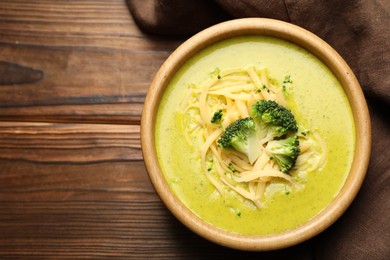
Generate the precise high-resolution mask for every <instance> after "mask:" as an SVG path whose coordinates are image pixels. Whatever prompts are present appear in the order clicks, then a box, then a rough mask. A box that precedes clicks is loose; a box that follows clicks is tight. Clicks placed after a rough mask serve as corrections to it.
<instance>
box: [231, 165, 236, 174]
mask: <svg viewBox="0 0 390 260" xmlns="http://www.w3.org/2000/svg"><path fill="white" fill-rule="evenodd" d="M229 169H230V170H231V171H232V172H233V173H235V172H236V169H234V166H233V164H232V163H229Z"/></svg>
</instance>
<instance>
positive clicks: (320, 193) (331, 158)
mask: <svg viewBox="0 0 390 260" xmlns="http://www.w3.org/2000/svg"><path fill="white" fill-rule="evenodd" d="M248 66H255V67H265V68H267V69H268V71H269V75H270V77H272V78H274V79H276V80H278V81H283V79H284V77H285V76H286V75H290V76H291V78H293V80H294V89H293V91H292V94H290V96H289V97H288V108H289V109H290V110H291V111H292V112H293V114H294V115H295V117H296V119H297V121H298V122H299V121H304V122H305V123H306V124H307V125H308V126H309V127H310V128H311V129H316V130H317V131H318V133H319V134H320V135H321V136H322V138H323V139H324V141H325V143H326V146H327V149H328V153H327V160H326V164H325V166H324V167H323V168H322V170H321V171H317V172H310V173H308V174H307V175H306V176H305V177H304V186H303V188H302V189H294V190H292V191H291V192H283V191H278V192H276V193H275V194H273V195H272V196H269V197H270V198H269V199H268V201H267V202H266V203H265V206H264V207H262V208H256V207H254V206H253V205H252V204H250V203H247V202H246V201H245V200H243V199H240V198H239V197H238V196H237V195H236V194H234V192H233V191H232V192H231V193H228V194H227V195H226V196H221V195H220V194H219V193H218V192H217V191H216V190H215V188H214V186H213V185H212V184H211V183H209V181H208V179H207V177H206V176H205V174H204V173H203V170H202V167H201V162H200V158H199V157H197V156H194V154H198V153H197V150H198V149H199V147H191V146H189V145H188V144H187V142H186V141H185V137H184V135H183V132H182V131H183V129H181V128H180V127H179V126H178V124H177V121H176V119H175V118H176V116H175V115H176V114H177V112H178V108H179V104H180V102H181V101H182V100H183V98H184V96H185V94H186V91H188V84H189V83H195V84H201V83H203V82H205V81H206V80H207V79H208V78H209V73H210V72H211V71H213V70H214V69H215V68H220V69H221V70H223V69H230V68H240V67H248ZM155 131H156V132H155V137H156V149H157V155H158V159H159V163H160V165H161V168H162V171H163V174H164V176H165V178H166V180H167V182H168V184H169V186H170V187H171V189H172V190H173V192H174V193H175V194H176V196H177V197H178V198H179V200H180V201H181V202H182V203H183V204H184V205H185V206H186V207H188V208H189V209H190V210H191V211H192V212H193V213H194V214H196V215H197V216H199V217H200V218H201V219H203V220H204V221H206V222H208V223H210V224H211V225H214V226H216V227H218V228H221V229H224V230H228V231H231V232H235V233H238V234H243V235H261V234H270V233H278V232H283V231H285V230H288V229H292V228H295V227H297V226H299V225H301V224H303V223H305V222H306V221H307V220H309V219H311V218H313V217H314V216H315V215H317V214H318V213H319V212H320V211H321V210H322V209H324V208H325V207H326V206H327V205H328V204H329V203H330V202H331V201H332V199H333V198H334V197H335V196H336V195H337V193H338V192H339V190H340V189H341V187H342V185H343V183H344V181H345V179H346V176H347V174H348V172H349V170H350V167H351V163H352V158H353V153H354V147H355V143H354V142H355V135H354V133H355V129H354V123H353V118H352V112H351V108H350V106H349V103H348V99H347V97H346V95H345V93H344V91H343V89H342V87H341V86H340V84H339V82H338V81H337V79H336V78H335V76H334V75H333V74H332V72H331V71H330V70H329V69H328V68H327V67H326V66H325V65H324V64H323V63H322V62H321V61H320V60H318V59H317V58H316V57H315V56H313V55H312V54H310V53H309V52H307V51H306V50H304V49H302V48H300V47H298V46H296V45H294V44H291V43H289V42H286V41H283V40H279V39H275V38H271V37H261V36H246V37H236V38H232V39H228V40H225V41H221V42H219V43H216V44H214V45H212V46H210V47H208V48H206V49H204V50H202V51H201V52H200V53H199V54H197V55H196V56H194V57H193V58H191V59H190V60H189V61H188V62H186V63H185V64H184V66H183V67H182V68H181V69H180V70H179V71H178V73H177V74H176V75H175V76H174V77H173V79H172V80H171V81H170V83H169V85H168V87H167V90H166V91H165V93H164V96H163V98H162V101H161V104H160V107H159V109H158V114H157V121H156V130H155ZM267 192H268V193H271V192H273V191H271V190H270V189H268V190H267V191H266V194H267Z"/></svg>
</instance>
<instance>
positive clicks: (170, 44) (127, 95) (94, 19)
mask: <svg viewBox="0 0 390 260" xmlns="http://www.w3.org/2000/svg"><path fill="white" fill-rule="evenodd" d="M181 42H182V41H181V40H178V39H167V38H163V37H149V36H146V35H144V34H142V32H140V31H139V29H138V28H137V26H136V25H135V24H134V21H133V20H132V18H131V15H130V13H129V11H128V8H127V6H126V1H124V0H115V1H110V2H109V3H107V2H106V1H67V2H66V4H64V2H61V1H45V0H34V1H29V2H28V3H25V2H23V1H1V2H0V120H23V121H57V122H61V121H63V122H69V121H73V122H75V121H79V122H82V121H86V122H100V123H113V122H114V123H125V124H136V123H139V120H140V115H141V113H142V106H143V100H144V98H145V94H146V92H147V90H148V87H149V84H150V83H151V81H152V79H153V77H154V75H155V73H156V72H157V70H158V68H159V67H160V66H161V64H162V63H163V62H164V61H165V59H166V58H167V57H168V56H169V54H170V53H171V52H172V51H173V50H174V49H175V48H176V47H177V46H178V45H179V44H180V43H181Z"/></svg>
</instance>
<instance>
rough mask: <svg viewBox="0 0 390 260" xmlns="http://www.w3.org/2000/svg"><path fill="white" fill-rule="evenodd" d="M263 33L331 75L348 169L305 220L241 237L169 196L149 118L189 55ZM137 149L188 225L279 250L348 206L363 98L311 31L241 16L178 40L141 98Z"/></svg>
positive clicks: (366, 125) (218, 239) (222, 239)
mask: <svg viewBox="0 0 390 260" xmlns="http://www.w3.org/2000/svg"><path fill="white" fill-rule="evenodd" d="M245 35H266V36H272V37H275V38H280V39H284V40H287V41H290V42H292V43H294V44H296V45H298V46H301V47H302V48H304V49H306V50H307V51H309V52H310V53H312V54H314V55H315V56H316V57H317V58H319V59H320V60H321V61H322V62H323V63H324V64H325V65H326V66H327V67H328V68H330V70H331V71H332V72H333V74H334V75H335V76H336V78H337V79H338V81H339V82H340V84H341V85H342V87H343V89H344V91H345V93H346V95H347V97H348V100H349V102H350V105H351V109H352V114H353V117H354V123H355V130H356V147H355V153H354V158H353V162H352V168H351V170H350V173H349V175H348V177H347V179H346V181H345V184H344V186H343V187H342V189H341V191H340V192H339V194H338V195H337V196H336V198H335V199H334V200H333V201H332V202H331V203H330V204H329V205H328V206H327V207H326V208H325V209H324V210H322V211H321V212H320V213H319V214H318V215H316V216H315V217H314V218H312V219H311V220H309V221H308V222H307V223H305V224H303V225H301V226H299V227H297V228H295V229H292V230H288V231H285V232H282V233H277V234H270V235H256V236H244V235H238V234H235V233H230V232H227V231H224V230H221V229H219V228H216V227H214V226H212V225H210V224H208V223H206V222H205V221H203V220H202V219H200V218H198V217H197V216H196V215H194V214H193V213H192V212H191V211H190V210H189V209H188V208H186V207H185V206H184V205H183V204H182V203H181V201H180V200H179V199H178V198H177V197H176V196H175V195H174V194H173V192H172V191H171V189H170V188H169V186H168V184H167V181H166V180H165V178H164V175H163V173H162V171H161V169H160V165H159V161H158V158H157V154H156V148H155V121H156V113H157V109H158V107H159V104H160V100H161V97H162V95H163V93H164V91H165V89H166V87H167V85H168V83H169V81H170V79H171V78H172V77H173V75H174V74H175V73H176V72H177V71H178V69H179V68H180V67H181V66H182V65H183V64H184V63H185V62H186V61H187V60H188V59H189V58H191V57H192V56H193V55H194V54H196V53H198V52H199V51H200V50H202V49H204V48H205V47H207V46H210V45H211V44H213V43H216V42H219V41H221V40H224V39H227V38H230V37H237V36H245ZM141 142H142V151H143V156H144V160H145V165H146V167H147V170H148V173H149V177H150V180H151V182H152V184H153V185H154V187H155V189H156V191H157V193H158V195H159V196H160V198H161V200H162V201H163V202H164V203H165V205H166V206H167V207H168V209H169V210H170V211H171V212H172V213H173V214H174V215H175V216H176V217H177V218H178V219H179V220H180V221H181V222H182V223H184V225H186V226H187V227H188V228H189V229H191V230H193V231H194V232H195V233H197V234H199V235H200V236H202V237H204V238H206V239H208V240H210V241H212V242H215V243H217V244H220V245H223V246H227V247H231V248H235V249H241V250H250V251H265V250H274V249H280V248H284V247H288V246H292V245H295V244H298V243H300V242H303V241H305V240H307V239H310V238H312V237H313V236H315V235H317V234H319V233H320V232H322V231H323V230H324V229H326V228H327V227H329V226H330V225H331V224H333V223H334V222H335V221H336V220H337V219H338V218H339V217H340V216H341V215H342V214H343V212H344V211H345V210H346V209H347V207H348V206H349V205H350V204H351V202H352V200H353V199H354V198H355V196H356V194H357V192H358V190H359V189H360V187H361V184H362V182H363V179H364V177H365V174H366V170H367V167H368V162H369V156H370V147H371V128H370V119H369V114H368V109H367V105H366V101H365V99H364V96H363V93H362V90H361V87H360V85H359V83H358V81H357V80H356V78H355V76H354V74H353V72H352V71H351V69H350V68H349V66H348V65H347V64H346V62H345V61H344V60H343V59H342V58H341V57H340V55H339V54H337V52H336V51H335V50H334V49H333V48H332V47H330V46H329V45H328V44H327V43H325V42H324V41H323V40H321V39H320V38H318V37H317V36H315V35H314V34H312V33H310V32H308V31H306V30H304V29H302V28H300V27H298V26H295V25H292V24H289V23H286V22H281V21H276V20H272V19H263V18H245V19H238V20H232V21H228V22H224V23H221V24H218V25H215V26H212V27H210V28H208V29H206V30H204V31H202V32H200V33H198V34H196V35H195V36H193V37H192V38H190V39H189V40H187V41H186V42H184V43H183V44H182V45H181V46H180V47H179V48H178V49H177V50H176V51H175V52H173V53H172V55H171V56H170V57H169V58H168V59H167V60H166V62H165V63H164V64H163V65H162V66H161V68H160V70H159V71H158V73H157V74H156V76H155V78H154V80H153V82H152V84H151V86H150V89H149V92H148V95H147V97H146V100H145V105H144V110H143V115H142V121H141Z"/></svg>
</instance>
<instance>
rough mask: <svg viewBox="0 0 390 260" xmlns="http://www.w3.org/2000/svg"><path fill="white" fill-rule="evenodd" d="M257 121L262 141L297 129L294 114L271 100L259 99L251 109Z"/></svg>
mask: <svg viewBox="0 0 390 260" xmlns="http://www.w3.org/2000/svg"><path fill="white" fill-rule="evenodd" d="M251 113H252V115H253V118H254V119H255V120H256V122H257V123H258V125H259V126H258V128H259V131H258V133H259V138H260V139H262V140H263V141H264V142H266V141H269V140H272V139H274V138H275V137H281V136H283V135H285V134H288V133H295V132H296V131H298V127H297V122H296V121H295V118H294V115H293V114H292V113H291V112H290V111H289V110H287V109H286V108H285V107H283V106H281V105H279V104H278V103H276V102H275V101H272V100H260V101H258V102H256V103H255V104H254V105H253V106H252V109H251Z"/></svg>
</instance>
